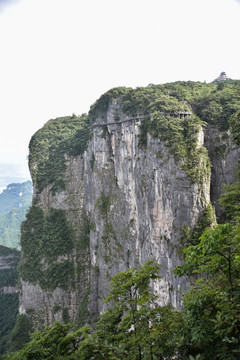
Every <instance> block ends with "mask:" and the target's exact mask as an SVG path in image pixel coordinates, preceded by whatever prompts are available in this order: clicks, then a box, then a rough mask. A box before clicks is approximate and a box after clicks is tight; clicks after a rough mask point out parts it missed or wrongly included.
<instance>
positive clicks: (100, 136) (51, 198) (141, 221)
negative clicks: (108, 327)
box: [20, 102, 239, 327]
mask: <svg viewBox="0 0 240 360" xmlns="http://www.w3.org/2000/svg"><path fill="white" fill-rule="evenodd" d="M116 111H117V113H118V115H119V119H118V121H116V120H115V114H116ZM140 122H141V119H140V118H137V117H136V118H134V119H132V118H130V117H127V116H126V115H124V114H123V113H121V111H120V107H119V105H118V103H117V102H113V103H112V104H111V106H110V107H109V109H108V111H107V113H106V114H105V116H104V117H103V118H99V119H95V122H94V124H93V125H92V133H93V136H92V139H91V140H90V141H89V143H88V148H87V151H85V152H84V154H83V155H79V156H76V157H69V156H66V164H67V170H66V173H65V174H63V177H64V181H65V185H66V188H65V190H64V191H62V192H60V193H56V194H55V195H52V193H51V191H50V190H51V187H50V186H48V187H46V188H45V189H44V190H43V191H42V193H41V194H40V195H35V196H38V197H39V202H38V206H41V207H42V208H43V209H44V210H45V211H48V210H49V209H50V207H54V208H57V209H63V210H65V211H66V213H67V218H68V220H69V222H70V223H71V225H72V227H73V229H74V230H75V240H76V244H77V242H78V237H79V236H80V233H81V224H82V222H83V217H84V216H85V217H87V220H88V223H89V224H90V225H91V226H90V242H89V246H88V247H87V248H86V249H85V250H84V251H82V252H81V251H79V250H78V248H77V245H76V246H75V248H74V251H73V253H72V255H71V256H72V259H73V261H74V264H75V265H74V266H75V270H76V269H77V267H78V266H79V264H80V263H81V264H82V265H83V271H82V273H81V276H80V278H77V276H76V284H75V285H76V286H75V289H74V290H72V291H71V292H67V291H64V290H62V289H60V288H57V289H55V290H54V291H47V290H43V289H41V288H40V286H39V285H38V284H31V283H28V282H25V281H21V285H22V295H21V305H20V313H25V314H26V313H29V310H30V309H34V314H35V315H34V316H35V317H33V319H35V320H34V321H35V324H36V327H37V326H39V321H40V320H39V319H42V323H43V324H45V325H47V324H51V323H52V322H53V321H54V320H62V309H64V308H68V309H69V315H70V318H71V319H72V320H73V321H76V320H77V317H78V310H79V307H81V306H83V302H84V299H86V297H87V305H86V306H87V307H86V309H85V311H86V312H88V314H89V315H88V320H90V321H92V322H93V321H94V320H96V318H97V316H98V315H99V313H101V312H102V311H104V309H105V305H103V304H102V301H103V299H104V297H105V296H106V294H107V293H108V290H109V280H110V278H111V277H112V275H114V274H115V273H117V272H119V271H123V270H126V269H127V268H129V267H134V266H139V265H141V264H143V263H144V262H145V261H146V260H147V259H155V260H156V261H157V262H158V263H160V264H161V276H162V278H161V280H159V281H158V282H156V283H155V284H154V286H153V291H154V292H155V293H156V294H158V295H159V299H160V303H161V304H167V303H169V302H170V303H172V304H173V305H174V306H176V307H180V306H181V292H182V290H184V289H185V287H186V283H187V279H186V278H181V279H179V278H176V277H175V276H174V275H173V269H174V268H175V267H176V266H177V265H179V264H181V263H182V261H183V259H182V256H181V252H180V243H179V239H180V237H181V235H182V229H183V227H184V226H186V225H188V226H190V227H193V226H194V225H195V224H196V222H197V220H198V218H199V216H200V215H201V213H202V211H203V210H204V209H205V207H206V206H207V205H208V204H209V202H210V178H209V177H208V175H207V174H206V176H205V178H204V179H203V182H202V183H200V184H193V183H192V182H191V180H190V178H189V177H188V176H187V175H186V173H185V172H184V171H183V170H182V168H181V163H180V162H179V163H177V164H176V163H175V161H174V157H173V155H171V154H170V153H169V151H168V148H166V147H165V145H164V143H163V142H162V141H160V140H159V139H156V138H154V139H153V138H152V137H151V136H150V135H148V136H147V146H146V147H140V146H139V144H138V135H139V132H140V128H139V125H140ZM206 134H207V137H206V141H205V142H206V146H207V147H208V149H209V152H210V157H211V160H212V163H213V177H212V179H213V180H212V181H213V182H212V186H211V189H212V191H211V195H212V198H213V200H214V202H217V199H218V197H219V193H220V188H221V186H222V184H223V183H224V182H230V181H232V179H233V177H234V175H233V174H232V168H231V167H232V166H233V165H234V164H235V162H236V159H237V156H238V155H239V150H235V149H231V148H230V146H229V148H228V149H229V151H228V152H227V154H226V157H225V158H224V159H217V158H216V156H214V148H213V141H214V139H215V136H220V135H219V134H218V135H216V134H217V130H216V129H215V128H210V127H208V128H207V130H206ZM203 141H204V133H203V130H202V129H200V131H199V139H198V146H202V144H203ZM220 141H221V140H220ZM215 187H216V188H215ZM35 194H36V192H35ZM54 306H55V312H54ZM56 306H58V308H59V310H58V311H56ZM60 309H61V310H60Z"/></svg>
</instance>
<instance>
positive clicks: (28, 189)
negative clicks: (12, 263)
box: [0, 180, 32, 249]
mask: <svg viewBox="0 0 240 360" xmlns="http://www.w3.org/2000/svg"><path fill="white" fill-rule="evenodd" d="M31 202H32V183H31V181H30V180H29V181H26V182H24V183H20V184H17V183H13V184H9V185H8V186H7V189H5V190H3V192H2V193H1V194H0V245H4V246H8V247H10V248H16V249H19V248H20V246H19V240H20V227H21V223H22V221H23V220H25V215H26V212H27V210H28V208H29V207H30V205H31Z"/></svg>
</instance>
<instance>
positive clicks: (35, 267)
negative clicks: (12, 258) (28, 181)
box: [19, 206, 74, 289]
mask: <svg viewBox="0 0 240 360" xmlns="http://www.w3.org/2000/svg"><path fill="white" fill-rule="evenodd" d="M26 217H27V218H26V220H25V221H24V222H23V223H22V226H21V246H22V249H23V252H24V256H22V257H21V261H20V265H19V271H20V273H21V277H22V279H23V280H26V281H31V282H32V283H36V282H37V281H38V282H39V284H40V285H41V286H42V288H46V289H55V288H56V287H61V288H64V289H66V288H68V287H71V285H72V281H71V279H73V277H74V274H73V272H74V271H73V262H72V261H70V260H68V259H65V258H64V259H62V260H61V261H56V260H57V259H58V257H59V256H60V255H66V254H68V253H70V252H71V250H72V248H73V239H72V229H71V227H70V226H69V224H68V222H67V220H66V215H65V212H64V210H60V209H50V211H49V212H48V213H44V212H43V210H42V209H41V208H38V207H36V206H32V207H31V208H30V210H29V212H28V213H27V216H26ZM33 244H34V246H33ZM42 259H44V262H43V261H42Z"/></svg>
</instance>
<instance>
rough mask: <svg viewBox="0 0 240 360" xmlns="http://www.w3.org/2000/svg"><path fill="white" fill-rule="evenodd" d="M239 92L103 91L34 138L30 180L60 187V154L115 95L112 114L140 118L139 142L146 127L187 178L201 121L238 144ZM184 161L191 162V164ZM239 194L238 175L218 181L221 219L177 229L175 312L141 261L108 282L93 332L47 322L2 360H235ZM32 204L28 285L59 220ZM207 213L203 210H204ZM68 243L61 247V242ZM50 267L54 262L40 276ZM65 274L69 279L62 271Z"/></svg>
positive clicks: (234, 86) (26, 238) (82, 143)
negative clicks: (179, 258)
mask: <svg viewBox="0 0 240 360" xmlns="http://www.w3.org/2000/svg"><path fill="white" fill-rule="evenodd" d="M239 90H240V83H239V82H233V83H226V84H224V86H218V84H202V83H193V82H187V83H182V82H178V83H172V84H165V85H149V86H148V87H147V88H137V89H129V88H117V89H112V90H110V91H109V92H107V93H106V94H104V95H103V96H102V97H101V98H100V99H99V100H98V101H97V102H96V103H95V104H94V105H93V106H92V108H91V110H90V112H89V115H88V116H83V117H78V118H77V117H67V118H61V119H56V120H51V121H49V122H48V123H47V124H46V125H45V127H44V128H43V129H41V130H40V131H39V132H37V133H36V134H35V135H34V137H33V138H32V140H31V143H30V151H31V152H30V158H29V161H30V164H32V165H34V164H37V167H36V168H34V166H33V167H32V171H33V178H34V182H35V185H36V186H37V187H38V190H41V189H43V187H44V186H45V185H47V184H54V187H53V191H56V190H58V189H60V188H62V187H64V184H63V183H61V181H62V180H61V175H62V172H63V170H64V169H65V167H66V164H65V158H64V154H65V153H67V154H69V155H76V154H80V153H82V152H83V151H84V150H85V148H86V144H87V141H88V139H89V138H90V129H91V128H90V126H91V125H92V124H93V123H94V121H95V119H96V117H97V116H98V117H99V116H100V117H102V118H103V120H104V115H105V112H106V110H107V108H108V106H109V103H111V102H112V101H113V100H114V99H118V100H119V101H120V103H121V111H123V112H124V113H127V114H128V115H129V116H140V115H141V116H142V115H143V117H144V119H143V121H142V125H141V134H140V138H139V142H140V145H142V146H143V145H145V144H146V136H145V135H146V133H147V132H149V133H150V134H151V135H152V136H154V137H159V138H161V139H162V140H163V141H164V142H165V144H166V146H169V149H170V151H171V152H172V153H173V154H175V157H176V161H178V160H179V159H181V160H182V161H183V160H184V161H185V170H186V172H187V173H188V171H189V176H192V179H193V180H194V181H195V178H194V176H195V172H193V173H192V168H194V169H198V164H199V162H200V159H202V158H203V155H204V153H203V151H204V150H203V148H200V149H199V150H198V151H199V152H201V154H198V152H196V149H197V147H196V146H195V145H196V141H197V140H196V134H197V132H198V130H199V127H200V126H202V125H204V123H203V121H204V122H206V123H209V124H214V125H216V126H218V127H219V129H220V130H221V131H224V130H226V129H228V127H229V124H230V125H231V129H232V132H233V136H234V140H235V141H236V143H237V144H238V145H239V143H240V140H239V132H238V129H239V121H240V118H239V108H240V95H239V94H240V91H239ZM179 112H192V114H193V115H192V116H191V117H188V116H182V117H181V116H179ZM118 120H119V116H118V114H116V121H118ZM71 124H72V125H71ZM69 126H70V128H71V126H72V131H70V130H69ZM170 139H171V141H170ZM190 140H192V141H190ZM198 155H201V156H198ZM192 159H193V166H191V164H190V162H191V161H192ZM206 169H208V170H209V163H207V162H206V163H205V168H204V169H202V171H203V172H202V173H205V172H206ZM197 177H198V178H199V177H201V174H197ZM58 179H59V181H56V180H58ZM239 194H240V181H237V182H235V183H234V184H232V185H230V186H228V187H226V193H225V194H224V195H223V197H222V200H221V201H222V205H223V206H225V208H226V218H227V220H228V221H229V222H228V223H225V224H221V225H215V227H214V228H208V229H207V230H206V231H205V232H204V233H203V234H202V236H201V237H200V239H199V236H200V233H201V231H198V230H199V229H195V230H194V232H188V233H187V232H185V235H186V241H185V244H188V245H189V244H190V246H188V247H187V248H186V249H185V250H184V255H185V264H184V265H182V266H180V267H178V268H177V269H176V270H175V274H176V276H183V275H185V274H187V275H189V276H190V277H191V279H192V286H191V287H190V288H189V289H188V291H187V292H186V293H185V295H184V297H183V305H184V307H183V310H182V311H181V312H180V311H177V310H176V309H174V308H172V307H171V306H159V305H158V300H159V299H158V298H157V297H156V296H155V295H154V294H153V293H152V292H151V289H152V282H154V281H157V280H158V273H159V265H158V264H154V263H153V262H147V263H146V264H145V265H144V266H142V267H140V269H138V270H137V269H130V270H128V271H126V272H123V273H120V274H117V275H116V276H115V277H114V278H113V279H112V290H111V292H110V294H109V296H108V297H107V299H106V302H107V303H108V305H109V308H108V310H107V311H106V312H105V313H104V314H102V315H101V316H100V318H99V321H98V322H97V324H96V326H95V330H94V331H93V330H92V329H91V328H90V327H88V326H85V327H83V328H80V329H79V328H77V327H75V326H74V325H72V324H60V323H55V324H53V325H52V326H50V327H48V328H46V329H45V330H44V331H38V332H35V333H34V334H33V335H31V340H30V342H28V343H27V344H26V345H25V346H24V347H23V348H22V349H21V350H18V351H17V352H15V353H12V354H8V355H6V356H5V359H12V360H14V359H16V360H17V359H18V360H23V359H24V360H27V359H60V360H61V359H99V360H100V359H109V360H114V359H115V360H116V359H126V360H128V359H129V360H130V359H131V360H132V359H136V360H140V359H141V360H145V359H146V360H148V359H162V360H163V359H173V358H174V359H179V360H185V359H189V360H194V359H198V360H208V359H211V360H230V359H232V360H234V359H235V360H237V359H238V358H239V357H238V356H239V355H240V336H239V333H240V316H239V300H240V299H239V294H240V289H239V286H240V278H239V276H240V274H239V268H240V264H239V262H240V260H239V259H240V248H239V227H240V217H239ZM98 205H99V209H100V211H102V212H103V210H106V209H107V206H108V201H107V199H102V201H101V202H99V204H98ZM38 210H39V211H40V209H38ZM38 210H37V208H32V210H31V211H30V212H29V214H28V216H29V218H28V219H27V221H26V222H25V223H24V224H23V238H22V241H23V242H24V247H25V248H26V249H28V250H29V253H28V251H27V253H26V254H27V256H29V259H36V263H34V262H33V263H32V264H35V265H36V266H35V265H34V266H33V267H32V268H31V269H30V268H28V266H29V264H30V263H31V261H29V262H27V261H26V262H25V263H22V264H21V267H22V270H21V271H22V274H23V277H25V279H26V280H31V281H37V279H38V278H37V276H38V275H37V274H40V273H41V268H40V266H41V264H40V260H41V258H42V255H43V252H42V251H43V249H44V244H45V236H46V239H48V237H49V236H50V242H51V241H53V248H55V245H54V244H55V241H56V244H57V241H58V239H57V238H59V239H60V242H61V239H63V238H64V237H62V235H61V234H58V232H57V233H56V234H58V235H59V236H58V235H57V236H55V235H54V234H55V233H54V231H55V230H54V226H55V225H56V226H57V224H58V221H56V223H54V221H55V220H56V218H55V217H54V216H58V215H59V214H53V213H52V215H51V216H53V219H55V220H54V221H53V224H51V223H50V222H49V221H48V216H50V215H47V216H46V215H44V214H42V213H41V214H40V213H37V212H38ZM208 211H209V214H208V215H209V216H210V215H211V216H212V214H211V211H212V209H208ZM61 216H63V215H62V214H60V217H61ZM60 217H59V219H60ZM41 219H42V220H41ZM49 219H50V217H49ZM40 220H41V221H40ZM63 221H65V220H64V217H63ZM206 224H207V225H209V222H207V223H206ZM206 224H205V223H204V221H203V224H202V225H201V226H200V225H199V226H200V228H201V229H203V228H205V227H206V226H205V225H206ZM41 234H42V235H41ZM43 234H44V235H43ZM30 236H31V239H30ZM34 237H36V239H37V243H38V244H39V247H38V248H37V249H35V250H34V249H31V244H32V241H34ZM39 239H40V241H39ZM67 239H68V238H67ZM69 241H70V242H69V243H68V242H67V246H68V245H69V249H70V248H71V239H70V238H69ZM63 246H64V244H63ZM44 251H45V249H44ZM46 251H47V257H49V261H53V260H54V256H55V255H59V254H57V253H56V254H55V253H54V252H53V253H51V251H52V250H51V249H50V248H46ZM66 251H67V252H68V249H65V252H66ZM36 269H37V271H36ZM58 270H59V269H58ZM56 273H57V272H56V271H55V269H54V266H53V268H52V273H51V272H49V273H48V274H47V275H48V278H49V279H50V277H52V275H53V274H56ZM34 274H35V275H34ZM32 276H35V278H34V279H33V278H32ZM65 278H66V279H70V278H71V269H70V271H68V272H67V274H66V276H65ZM53 279H54V277H53ZM38 280H39V279H38ZM40 281H41V279H40ZM51 281H52V280H51ZM65 285H66V284H65V283H64V284H60V285H59V282H58V281H57V282H54V283H52V282H50V283H45V284H44V282H43V283H42V286H43V287H44V286H45V287H46V288H49V289H52V288H54V287H56V286H62V287H64V286H65ZM22 320H23V319H22ZM24 320H26V318H24ZM13 350H15V349H13Z"/></svg>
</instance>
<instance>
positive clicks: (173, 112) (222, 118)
mask: <svg viewBox="0 0 240 360" xmlns="http://www.w3.org/2000/svg"><path fill="white" fill-rule="evenodd" d="M239 89H240V82H238V81H236V82H228V83H226V84H224V86H223V87H222V86H219V85H218V84H215V83H211V84H203V83H199V82H196V83H195V82H190V81H189V82H175V83H170V84H164V85H149V86H148V87H146V88H142V87H138V88H136V89H131V88H124V87H121V88H114V89H112V90H109V91H108V92H107V93H105V94H104V95H102V96H101V97H100V99H99V100H97V101H96V102H95V104H94V105H93V106H92V107H91V110H90V112H89V116H90V119H91V123H93V122H94V121H95V119H96V118H97V117H101V118H102V119H103V116H106V111H107V109H108V106H109V104H110V103H112V102H113V101H115V100H116V99H117V101H118V103H119V104H120V106H121V110H122V112H123V113H125V114H127V115H128V116H132V117H139V116H140V117H141V118H142V120H141V125H140V130H141V133H140V136H139V145H147V133H150V134H151V135H152V136H154V137H159V138H160V139H162V140H163V141H164V143H165V145H166V146H168V147H169V149H170V152H171V153H172V154H174V157H175V160H176V161H181V162H182V168H183V169H184V170H185V171H186V173H187V174H188V175H189V177H190V178H191V180H192V181H193V182H194V183H201V182H202V181H203V178H204V176H206V175H207V176H210V162H209V159H208V155H207V151H206V149H205V147H203V146H199V145H198V133H199V129H200V127H201V126H204V125H206V124H214V125H216V126H217V127H218V128H219V129H220V130H227V129H228V128H229V119H230V118H231V116H232V115H233V114H234V113H235V112H236V111H237V110H239V109H240V92H239ZM182 112H187V113H192V116H184V115H183V116H181V115H180V114H181V113H182ZM223 150H224V149H222V148H221V149H220V148H219V151H223ZM219 155H221V153H219Z"/></svg>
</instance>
